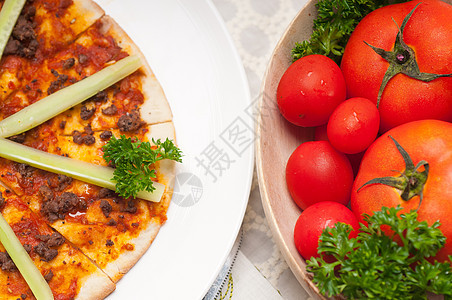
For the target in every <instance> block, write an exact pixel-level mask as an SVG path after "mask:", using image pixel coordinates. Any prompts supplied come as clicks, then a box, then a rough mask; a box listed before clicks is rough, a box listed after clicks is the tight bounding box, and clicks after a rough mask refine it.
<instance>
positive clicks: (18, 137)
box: [8, 133, 26, 144]
mask: <svg viewBox="0 0 452 300" xmlns="http://www.w3.org/2000/svg"><path fill="white" fill-rule="evenodd" d="M25 138H26V135H25V133H21V134H16V135H13V136H10V137H9V138H8V139H9V140H11V141H13V142H16V143H19V144H22V143H23V142H25Z"/></svg>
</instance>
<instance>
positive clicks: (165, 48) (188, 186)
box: [96, 0, 254, 299]
mask: <svg viewBox="0 0 452 300" xmlns="http://www.w3.org/2000/svg"><path fill="white" fill-rule="evenodd" d="M96 2H97V3H99V5H100V6H101V7H102V8H103V9H104V10H105V11H106V13H107V14H109V15H110V16H112V17H113V18H114V19H115V20H116V21H117V22H118V24H119V25H120V26H121V27H122V28H123V29H124V30H125V31H126V32H127V33H128V34H129V36H130V37H131V38H132V39H133V40H134V41H135V43H136V44H137V45H138V46H139V47H140V48H141V50H142V52H143V53H144V55H145V56H146V58H147V60H148V62H149V64H150V66H151V68H152V69H153V71H154V72H155V74H156V76H157V79H158V80H159V81H160V83H161V84H162V86H163V89H164V91H165V93H166V96H167V98H168V101H169V102H170V105H171V109H172V111H173V115H174V123H175V126H176V135H177V142H178V144H179V146H180V148H181V149H182V151H183V153H184V155H185V156H184V157H183V161H184V162H183V164H180V165H179V166H178V175H177V176H176V185H175V196H174V197H173V201H172V203H171V205H170V208H169V211H168V221H167V222H166V224H165V225H164V226H163V227H162V229H161V231H160V233H159V234H158V236H157V238H156V239H155V241H154V243H153V245H151V247H150V249H149V250H148V251H147V252H146V254H145V255H144V256H143V257H142V258H141V259H140V261H139V262H138V263H137V264H136V265H135V266H134V267H133V268H132V269H131V270H130V271H129V273H127V274H126V275H125V276H124V278H123V279H122V280H121V281H120V282H119V283H118V285H117V288H116V291H115V292H114V293H113V294H112V295H111V296H110V297H109V298H108V299H201V298H202V297H203V296H204V295H205V293H206V292H207V290H208V289H209V287H210V285H211V284H212V282H213V281H214V280H215V278H216V276H217V273H218V272H219V270H220V268H221V267H222V265H223V263H224V261H225V259H226V257H227V255H228V253H229V251H230V249H231V248H232V245H233V242H234V240H235V238H236V236H237V234H238V231H239V229H240V226H241V224H242V220H243V216H244V213H245V209H246V205H247V202H248V196H249V190H250V185H251V179H252V172H253V153H254V149H253V141H254V134H253V128H254V125H253V120H252V117H251V116H249V115H248V114H247V111H248V109H247V108H248V107H249V106H250V104H251V103H250V95H249V89H248V83H247V80H246V76H245V72H244V70H243V66H242V63H241V61H240V58H239V56H238V54H237V52H236V50H235V48H234V46H233V43H232V41H231V39H230V37H229V35H228V33H227V31H226V28H225V26H224V24H223V23H222V21H221V17H220V16H219V14H218V13H217V12H216V10H215V9H214V6H213V5H212V4H211V3H210V2H209V1H204V0H190V1H183V0H180V1H177V0H165V1H162V0H152V1H144V0H142V1H140V0H128V1H123V0H99V1H96ZM200 162H201V163H200ZM209 163H211V164H210V166H209ZM202 165H204V166H206V167H205V168H204V167H202ZM192 200H193V201H192ZM190 201H192V202H190ZM196 201H197V202H196ZM194 202H196V203H194Z"/></svg>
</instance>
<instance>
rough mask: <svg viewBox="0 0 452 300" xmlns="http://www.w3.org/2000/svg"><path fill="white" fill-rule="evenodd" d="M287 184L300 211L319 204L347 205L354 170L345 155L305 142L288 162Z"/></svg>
mask: <svg viewBox="0 0 452 300" xmlns="http://www.w3.org/2000/svg"><path fill="white" fill-rule="evenodd" d="M286 182H287V187H288V189H289V192H290V194H291V196H292V199H293V200H294V201H295V203H296V204H297V205H298V206H299V207H300V208H301V209H306V208H307V207H308V206H310V205H312V204H314V203H317V202H321V201H335V202H339V203H342V204H344V205H346V204H347V203H348V201H349V200H350V192H351V187H352V184H353V170H352V167H351V165H350V162H349V160H348V158H347V157H346V156H345V154H343V153H340V152H339V151H337V150H336V149H334V148H333V146H331V144H330V143H329V142H327V141H313V142H305V143H303V144H301V145H300V146H298V148H297V149H295V151H294V152H293V153H292V155H291V156H290V158H289V160H288V162H287V166H286Z"/></svg>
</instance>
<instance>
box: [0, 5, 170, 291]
mask: <svg viewBox="0 0 452 300" xmlns="http://www.w3.org/2000/svg"><path fill="white" fill-rule="evenodd" d="M3 4H4V1H0V5H1V6H2V7H3ZM131 55H138V56H140V57H141V60H142V61H143V62H145V58H144V57H143V55H142V53H141V52H140V50H139V48H138V47H137V46H136V45H135V44H134V43H133V41H132V40H131V39H130V38H129V36H128V35H127V34H126V33H125V32H124V31H123V30H122V29H121V28H120V26H119V25H118V24H117V23H116V22H115V21H114V20H113V19H112V18H111V17H109V16H107V15H105V14H104V11H103V10H102V9H101V8H100V7H99V6H98V5H97V4H95V3H94V2H92V1H90V0H28V1H27V2H26V4H25V6H24V8H23V9H22V11H21V14H20V16H19V18H18V20H17V22H16V24H15V26H14V28H13V31H12V34H11V36H10V38H9V40H8V43H7V45H6V47H5V50H4V52H3V56H2V59H1V61H0V97H1V101H0V120H3V119H6V118H8V117H10V116H12V115H14V114H16V113H17V112H19V111H21V110H22V109H24V108H25V107H28V106H29V105H32V104H33V103H36V102H38V101H40V100H42V99H44V98H46V97H47V96H48V95H51V94H53V93H55V92H57V91H59V90H62V89H64V88H66V87H68V86H70V85H72V84H75V83H77V82H79V81H81V80H83V79H85V78H87V77H89V76H91V75H93V74H95V73H97V72H99V71H100V70H102V69H104V68H106V67H108V66H110V65H112V64H114V63H115V62H117V61H120V60H121V59H123V58H125V57H127V56H131ZM120 136H123V137H127V138H130V139H132V140H140V141H145V142H150V143H151V144H152V143H153V142H154V141H156V140H159V139H161V140H165V139H167V138H168V139H170V140H173V141H175V130H174V125H173V122H172V113H171V109H170V107H169V104H168V102H167V100H166V98H165V95H164V93H163V91H162V88H161V87H160V85H159V83H158V81H157V79H156V77H155V75H154V74H153V72H152V70H151V69H150V67H149V65H148V64H147V63H144V64H143V66H142V67H141V68H139V69H138V70H137V71H135V72H134V73H132V74H131V75H129V76H127V77H125V78H123V79H122V80H120V81H118V82H116V83H115V84H113V85H111V86H110V87H108V88H106V89H104V90H102V91H99V92H98V93H97V94H95V95H94V96H92V97H90V98H89V99H86V100H85V101H83V102H82V103H80V104H78V105H76V106H74V107H72V108H70V109H68V110H66V111H64V112H62V113H60V114H59V115H57V116H55V117H53V118H51V119H49V120H47V121H45V122H44V123H42V124H41V125H38V126H36V127H34V128H32V129H30V130H28V131H26V132H23V133H20V134H17V135H14V136H11V137H9V139H10V140H11V141H13V142H15V143H19V144H22V145H24V146H26V147H30V148H35V149H38V150H41V151H45V152H48V153H52V154H56V155H60V156H65V157H69V158H72V159H74V160H80V161H85V162H89V163H92V164H96V165H101V166H108V165H110V166H111V165H112V162H106V161H105V159H103V152H104V151H103V146H104V145H106V144H107V143H108V142H109V140H110V139H112V138H113V137H116V138H119V137H120ZM113 167H114V166H113ZM153 167H154V168H155V170H156V177H155V178H153V180H154V181H155V182H158V183H161V184H163V185H164V186H165V190H164V193H163V196H162V198H161V200H160V201H159V202H151V201H145V200H141V199H139V198H133V197H130V198H125V197H121V196H119V195H118V194H117V193H115V192H114V191H112V190H109V189H106V188H103V187H100V186H96V185H93V184H91V183H87V182H84V181H81V180H77V179H74V178H71V177H68V176H66V175H63V174H57V173H52V172H48V171H45V170H41V169H39V168H35V167H32V166H30V165H27V164H23V163H19V162H15V161H11V160H8V159H5V158H0V212H1V214H2V215H3V217H4V218H5V220H6V221H7V222H8V224H9V225H10V226H11V228H12V229H13V231H14V233H15V235H16V236H17V237H18V239H19V241H20V243H21V244H22V245H23V247H24V249H25V250H26V251H27V253H28V254H29V256H30V258H31V259H32V261H33V262H34V264H35V265H36V267H37V268H38V270H39V271H40V272H41V274H42V275H43V276H44V278H45V280H46V281H47V282H48V285H49V287H50V289H51V291H52V293H53V296H54V298H55V299H102V298H105V297H106V296H107V295H109V294H110V293H111V292H112V291H114V289H115V284H116V282H118V280H120V279H121V278H122V277H123V276H124V275H125V274H126V273H127V272H128V270H130V268H132V267H133V265H134V264H135V263H136V262H137V261H138V260H139V259H140V257H141V256H142V255H143V254H144V253H145V252H146V250H147V249H148V248H149V246H150V245H151V243H152V242H153V240H154V239H155V236H156V235H157V233H158V231H159V229H160V227H161V226H162V225H163V224H164V223H165V221H166V212H167V209H168V206H169V204H170V200H171V196H172V188H173V182H174V173H175V170H174V169H175V162H174V161H171V160H161V161H158V162H156V163H155V164H154V165H153ZM0 278H1V279H0V280H2V282H3V283H4V284H2V287H0V299H35V296H34V295H33V293H32V291H31V289H30V288H29V286H28V285H27V283H26V282H25V281H24V278H23V277H22V275H21V274H20V272H19V271H18V269H17V267H16V266H15V264H14V262H13V261H12V260H11V257H10V256H9V255H8V253H7V252H6V251H5V249H4V247H3V245H1V244H0Z"/></svg>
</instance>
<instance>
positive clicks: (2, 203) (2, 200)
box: [0, 192, 5, 208]
mask: <svg viewBox="0 0 452 300" xmlns="http://www.w3.org/2000/svg"><path fill="white" fill-rule="evenodd" d="M4 204H5V198H3V194H2V193H1V192H0V208H2V207H3V205H4Z"/></svg>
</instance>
